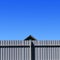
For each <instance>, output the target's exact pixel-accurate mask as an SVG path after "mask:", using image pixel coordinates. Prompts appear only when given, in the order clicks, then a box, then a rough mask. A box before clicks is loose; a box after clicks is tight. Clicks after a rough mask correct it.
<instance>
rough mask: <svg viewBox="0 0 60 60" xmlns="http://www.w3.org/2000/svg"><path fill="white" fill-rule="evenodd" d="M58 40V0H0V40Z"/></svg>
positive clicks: (59, 34) (59, 32) (59, 25)
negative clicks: (32, 38)
mask: <svg viewBox="0 0 60 60" xmlns="http://www.w3.org/2000/svg"><path fill="white" fill-rule="evenodd" d="M29 35H32V36H34V37H35V38H37V39H39V40H46V39H47V40H59V39H60V0H0V40H16V39H17V40H18V39H19V40H23V39H24V38H26V37H27V36H29Z"/></svg>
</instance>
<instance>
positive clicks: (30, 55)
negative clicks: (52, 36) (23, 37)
mask: <svg viewBox="0 0 60 60" xmlns="http://www.w3.org/2000/svg"><path fill="white" fill-rule="evenodd" d="M0 60H60V40H50V41H49V40H44V41H37V40H36V41H28V40H27V41H20V40H7V41H6V40H4V41H0Z"/></svg>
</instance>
